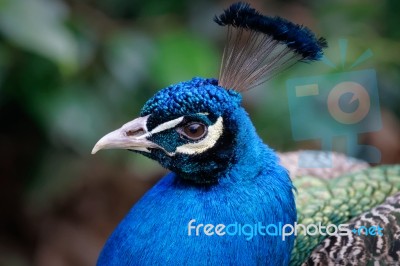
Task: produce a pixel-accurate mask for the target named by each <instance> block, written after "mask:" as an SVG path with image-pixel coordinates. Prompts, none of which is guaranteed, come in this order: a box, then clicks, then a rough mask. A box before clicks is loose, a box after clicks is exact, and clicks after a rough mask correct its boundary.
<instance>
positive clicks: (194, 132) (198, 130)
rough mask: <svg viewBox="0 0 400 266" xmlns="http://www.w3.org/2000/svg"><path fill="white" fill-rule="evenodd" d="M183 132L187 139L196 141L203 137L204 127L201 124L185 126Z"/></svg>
mask: <svg viewBox="0 0 400 266" xmlns="http://www.w3.org/2000/svg"><path fill="white" fill-rule="evenodd" d="M183 131H184V133H185V134H186V136H188V137H189V138H192V139H198V138H201V137H202V136H203V135H204V133H205V131H206V127H205V126H204V125H203V124H199V123H193V124H190V125H187V126H185V127H184V128H183Z"/></svg>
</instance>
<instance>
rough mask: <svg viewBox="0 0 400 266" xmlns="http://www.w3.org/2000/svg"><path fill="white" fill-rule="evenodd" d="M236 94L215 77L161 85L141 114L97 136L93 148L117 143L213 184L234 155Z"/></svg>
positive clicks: (187, 176)
mask: <svg viewBox="0 0 400 266" xmlns="http://www.w3.org/2000/svg"><path fill="white" fill-rule="evenodd" d="M241 99H242V97H241V95H240V93H238V92H236V91H235V90H229V89H225V88H223V87H220V86H218V81H217V80H216V79H203V78H193V79H192V80H190V81H185V82H181V83H178V84H175V85H171V86H169V87H167V88H164V89H162V90H160V91H159V92H158V93H156V94H155V95H154V96H153V97H152V98H151V99H150V100H148V101H147V102H146V103H145V105H144V106H143V108H142V110H141V113H140V117H139V118H136V119H134V120H132V121H130V122H128V123H126V124H124V125H123V126H122V127H121V128H119V129H117V130H115V131H113V132H111V133H109V134H107V135H105V136H104V137H103V138H101V139H100V140H99V141H98V142H97V144H96V145H95V147H94V148H93V151H92V153H96V152H97V151H98V150H101V149H111V148H121V149H127V150H131V151H136V152H139V153H141V154H143V155H145V156H147V157H150V158H151V159H154V160H156V161H158V162H159V163H160V164H161V165H162V166H164V167H165V168H168V169H170V170H171V171H173V172H175V173H177V174H178V175H179V176H181V177H182V178H184V179H190V180H192V181H195V182H197V183H212V182H215V181H216V179H215V178H216V177H217V176H218V175H219V174H220V173H223V172H224V171H226V170H227V168H228V167H229V165H231V164H232V160H235V158H236V157H237V156H236V154H235V151H237V149H236V146H237V139H238V133H239V126H240V124H242V125H243V123H245V121H238V120H239V117H241V116H238V115H235V114H237V113H238V112H239V113H243V112H244V110H243V108H242V107H241Z"/></svg>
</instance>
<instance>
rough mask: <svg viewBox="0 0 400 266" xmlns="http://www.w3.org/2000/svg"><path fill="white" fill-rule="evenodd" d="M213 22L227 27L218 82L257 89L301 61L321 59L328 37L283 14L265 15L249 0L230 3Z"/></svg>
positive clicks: (232, 86)
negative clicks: (289, 19) (283, 16)
mask: <svg viewBox="0 0 400 266" xmlns="http://www.w3.org/2000/svg"><path fill="white" fill-rule="evenodd" d="M214 21H215V22H216V23H218V24H219V25H221V26H228V33H227V43H226V45H225V49H224V53H223V57H222V63H221V70H220V75H219V81H218V84H219V85H220V86H222V87H224V88H227V89H235V90H237V91H246V90H249V89H251V88H254V87H256V86H258V85H260V84H262V83H264V82H265V81H267V80H268V79H270V78H271V77H273V76H274V75H276V74H277V73H279V72H281V71H282V70H285V69H287V68H288V67H290V66H292V65H293V64H295V63H296V62H298V61H305V62H309V61H314V60H319V59H320V58H321V57H322V55H323V52H322V49H323V48H326V47H327V43H326V41H325V39H323V38H319V39H317V38H316V36H315V34H314V33H313V32H312V31H311V30H309V29H308V28H306V27H304V26H301V25H297V24H294V23H292V22H290V21H288V20H286V19H283V18H280V17H267V16H263V15H262V14H260V13H259V12H257V11H256V10H255V9H253V8H251V7H250V5H249V4H247V3H242V2H239V3H236V4H233V5H231V6H230V7H229V8H228V9H226V10H225V11H224V13H222V14H221V15H220V16H216V17H215V18H214Z"/></svg>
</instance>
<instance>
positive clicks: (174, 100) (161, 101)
mask: <svg viewBox="0 0 400 266" xmlns="http://www.w3.org/2000/svg"><path fill="white" fill-rule="evenodd" d="M241 101H242V96H241V95H240V93H238V92H236V91H234V90H226V89H225V88H222V87H220V86H218V80H216V79H212V78H211V79H203V78H200V77H195V78H193V79H192V80H189V81H184V82H180V83H178V84H173V85H171V86H168V87H167V88H164V89H162V90H160V91H159V92H157V93H156V94H155V95H154V96H153V97H152V98H151V99H149V100H148V101H147V102H146V103H145V105H144V106H143V108H142V111H141V113H140V115H141V116H146V115H149V114H152V117H153V118H154V119H155V118H156V119H157V122H156V123H152V121H151V120H150V121H149V122H148V126H149V127H150V129H151V128H152V127H154V126H155V125H156V124H159V123H160V122H164V121H166V120H170V119H173V118H176V117H179V116H182V115H187V114H195V113H211V114H213V115H215V116H220V115H221V114H223V113H224V112H225V111H226V110H234V109H236V108H238V107H240V104H241ZM153 118H150V119H153Z"/></svg>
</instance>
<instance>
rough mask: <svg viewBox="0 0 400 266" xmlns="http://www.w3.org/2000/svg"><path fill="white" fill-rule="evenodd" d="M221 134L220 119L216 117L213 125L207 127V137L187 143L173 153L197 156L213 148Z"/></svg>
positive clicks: (221, 125)
mask: <svg viewBox="0 0 400 266" xmlns="http://www.w3.org/2000/svg"><path fill="white" fill-rule="evenodd" d="M222 132H223V124H222V117H218V119H217V121H216V122H215V124H214V125H212V126H209V127H208V133H207V136H206V137H205V138H204V139H202V140H200V141H198V142H195V143H187V144H184V145H182V146H179V147H177V148H176V150H175V152H174V153H173V154H175V153H184V154H199V153H202V152H205V151H206V150H208V149H210V148H212V147H214V145H215V143H217V141H218V139H219V138H220V137H221V135H222Z"/></svg>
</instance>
